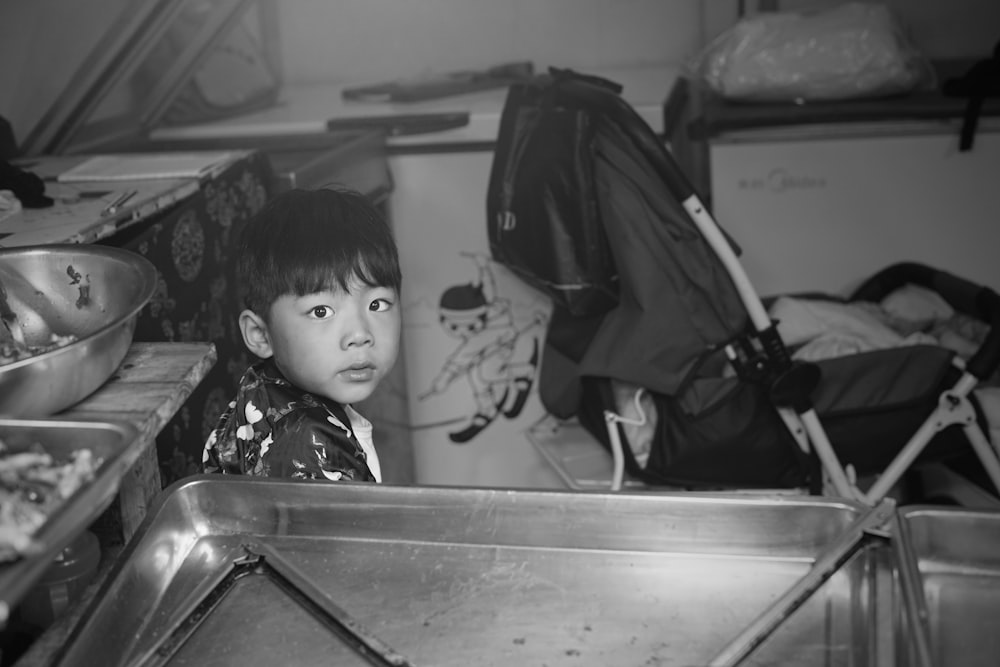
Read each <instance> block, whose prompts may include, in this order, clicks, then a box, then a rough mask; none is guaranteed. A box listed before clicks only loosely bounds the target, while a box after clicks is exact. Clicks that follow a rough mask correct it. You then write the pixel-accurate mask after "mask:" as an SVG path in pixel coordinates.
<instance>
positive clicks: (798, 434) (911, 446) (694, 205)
mask: <svg viewBox="0 0 1000 667" xmlns="http://www.w3.org/2000/svg"><path fill="white" fill-rule="evenodd" d="M677 176H678V178H679V179H680V178H681V174H680V172H679V170H678V172H677ZM669 185H671V187H673V188H674V189H675V190H678V191H679V194H685V191H687V192H686V196H684V197H683V198H682V199H681V203H682V205H683V207H684V209H685V210H686V211H687V212H688V214H689V215H690V216H691V219H692V220H693V221H694V223H695V225H696V226H697V227H698V230H699V231H700V232H701V233H702V234H703V235H704V237H705V238H706V240H707V241H708V243H709V245H710V246H711V247H712V249H713V250H714V251H715V252H716V254H717V255H718V256H719V259H720V260H721V261H722V263H723V265H724V266H725V267H726V270H727V271H728V272H729V274H730V277H731V278H732V279H733V282H734V284H735V285H736V289H737V292H738V293H739V295H740V298H741V299H742V300H743V303H744V304H745V305H746V308H747V312H748V313H749V316H750V320H751V322H752V324H753V326H754V328H755V330H756V331H757V333H758V334H759V335H761V336H764V337H768V336H771V335H774V336H777V330H776V329H775V325H774V323H773V322H772V321H771V319H770V317H769V316H768V314H767V311H766V310H765V308H764V305H763V303H762V302H761V299H760V297H759V296H758V295H757V293H756V291H755V290H754V288H753V286H752V284H751V282H750V279H749V277H748V276H747V274H746V271H745V270H744V269H743V266H742V264H741V263H740V262H739V259H738V258H737V257H736V253H735V252H734V251H733V249H732V247H731V246H730V245H729V243H728V242H727V240H726V239H725V237H724V236H723V234H722V232H721V230H720V229H719V226H718V224H717V223H716V222H715V220H714V219H713V217H712V216H711V214H710V213H709V212H708V209H707V208H706V207H705V206H704V204H702V202H701V201H700V199H699V198H698V196H697V194H695V193H694V191H693V188H691V186H690V185H687V184H686V183H685V182H684V180H679V181H678V182H677V183H673V184H669ZM675 194H678V193H675ZM900 266H904V267H905V266H906V265H900ZM933 273H934V274H937V275H934V276H933V277H934V278H937V279H938V280H937V282H939V283H941V284H942V285H943V286H945V287H951V288H952V291H954V290H961V291H963V292H968V293H975V294H976V300H977V301H979V302H980V303H981V310H986V311H987V315H988V316H989V318H990V319H991V320H992V322H993V323H994V325H995V323H996V322H997V321H1000V297H998V296H997V294H996V293H994V292H993V291H992V290H988V289H986V288H979V287H976V286H973V285H972V284H971V283H968V282H966V281H964V280H962V279H960V278H955V277H954V276H949V275H947V274H942V273H941V272H933ZM942 278H943V280H942ZM942 291H944V292H945V296H946V299H947V296H948V290H947V289H945V290H942ZM950 300H957V299H956V298H952V299H950ZM997 347H998V341H997V332H996V326H991V329H990V335H989V337H988V339H987V341H986V342H985V343H984V344H983V347H982V348H981V350H980V353H979V354H977V358H975V359H974V361H973V362H972V363H970V364H969V365H968V366H966V368H965V369H964V370H963V372H962V375H961V377H960V378H959V379H958V381H957V382H956V383H955V385H954V386H953V387H952V388H951V389H949V390H947V391H944V392H943V393H942V394H941V396H940V398H939V400H938V405H937V407H936V409H935V410H934V411H933V412H932V413H931V414H930V415H929V416H928V417H927V419H926V420H925V421H924V423H923V425H922V426H921V427H920V428H919V429H918V430H917V432H916V433H914V434H913V436H911V438H910V440H909V442H907V444H906V445H905V446H904V447H903V448H902V449H901V450H900V451H899V453H898V454H897V455H896V456H895V458H894V459H893V460H892V462H891V463H890V464H889V465H888V466H887V467H886V468H885V470H883V472H882V474H881V475H879V476H878V478H877V479H876V480H875V482H874V483H873V484H872V485H871V487H869V488H868V489H867V491H862V490H861V489H860V488H859V487H858V485H857V481H856V480H855V479H853V477H854V476H853V474H851V473H850V472H849V470H848V469H845V467H844V466H843V465H842V464H841V462H840V460H839V459H838V457H837V453H836V451H834V448H833V446H832V445H831V443H830V440H829V438H828V437H827V435H826V432H825V430H824V429H823V426H822V424H821V422H820V419H819V416H818V415H817V414H816V411H815V409H814V408H813V407H812V405H811V404H809V403H806V404H803V405H799V406H795V407H794V408H793V406H789V405H781V404H780V403H779V404H778V406H777V408H778V410H779V413H780V414H781V416H782V419H783V420H784V421H785V423H786V424H787V425H788V426H789V430H790V431H791V433H792V435H793V436H794V437H795V438H796V440H797V441H799V442H800V444H802V443H803V437H802V436H803V432H804V434H805V439H806V440H807V441H808V446H810V447H811V450H812V452H813V453H815V455H816V456H817V457H818V458H819V460H820V462H821V464H822V468H823V472H824V475H825V476H826V477H827V478H828V484H825V485H824V486H828V487H830V489H831V490H832V491H833V492H834V493H835V494H836V495H838V496H843V497H845V498H851V499H854V500H858V501H861V502H863V503H865V504H867V505H870V506H874V505H876V504H877V503H878V502H880V501H881V500H882V499H883V498H885V496H886V495H887V494H888V493H889V491H890V490H891V489H892V487H893V486H895V484H896V483H897V482H899V481H900V479H901V478H902V476H903V474H904V473H905V472H906V471H907V470H908V469H909V468H910V467H911V466H912V464H913V463H914V462H915V461H916V459H917V457H918V456H919V455H920V453H921V452H922V451H923V450H924V448H925V447H926V446H927V444H928V443H929V442H930V441H931V439H932V438H933V436H934V434H935V433H937V432H938V431H941V430H943V429H945V428H947V427H949V426H952V425H961V427H962V430H963V431H964V433H965V436H966V438H967V439H968V440H969V443H970V445H971V446H972V448H973V450H974V451H975V453H976V456H977V457H978V458H979V461H980V462H981V463H982V465H983V468H984V469H985V471H986V474H987V475H988V476H989V478H990V481H991V482H992V483H993V485H994V487H995V488H996V489H997V492H998V493H1000V443H993V444H992V445H991V443H990V442H989V440H988V439H987V438H986V435H985V434H984V433H983V430H982V428H980V426H979V424H978V423H977V421H976V413H975V410H974V409H973V406H972V403H971V401H970V399H969V395H970V394H971V393H972V391H973V389H975V387H976V386H977V385H978V384H979V381H980V378H979V377H977V373H976V372H974V371H972V370H970V368H971V367H972V366H973V365H974V366H975V368H977V369H978V368H980V367H982V368H983V369H982V370H981V375H982V376H983V377H985V376H987V375H988V374H989V373H991V372H992V371H993V370H994V369H995V368H996V366H997V349H996V348H997ZM764 349H765V350H766V351H770V350H771V349H772V348H771V347H769V346H766V345H765V346H764ZM782 349H783V346H782ZM771 361H772V362H773V363H775V364H776V365H777V366H779V368H778V371H779V373H780V372H785V371H786V370H787V367H788V366H787V364H788V360H787V355H786V356H784V357H783V358H778V359H774V358H772V359H771ZM782 366H784V368H781V367H782Z"/></svg>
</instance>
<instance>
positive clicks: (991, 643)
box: [900, 506, 1000, 667]
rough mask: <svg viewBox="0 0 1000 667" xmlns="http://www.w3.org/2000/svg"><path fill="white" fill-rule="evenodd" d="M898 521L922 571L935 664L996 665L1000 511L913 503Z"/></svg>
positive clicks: (920, 609)
mask: <svg viewBox="0 0 1000 667" xmlns="http://www.w3.org/2000/svg"><path fill="white" fill-rule="evenodd" d="M900 521H901V529H902V531H903V533H904V535H905V545H906V547H907V549H908V552H909V558H910V559H911V560H912V563H913V564H914V565H915V567H916V570H917V572H918V574H919V579H920V581H919V584H920V585H919V588H918V591H917V592H918V595H917V596H916V599H915V604H916V606H917V617H918V618H920V619H921V620H922V621H923V622H924V623H925V624H926V626H925V627H924V628H921V630H923V631H924V632H925V633H926V634H927V636H928V639H929V646H930V652H931V654H932V660H933V664H935V665H947V666H948V667H987V666H993V665H996V664H997V656H1000V634H998V633H997V618H998V616H1000V512H989V511H981V510H966V509H960V508H952V507H929V506H928V507H919V506H911V507H908V508H903V509H902V510H900ZM910 632H911V633H912V632H914V630H911V631H910ZM911 664H912V663H911Z"/></svg>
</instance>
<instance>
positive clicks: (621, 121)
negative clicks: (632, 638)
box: [487, 69, 803, 486]
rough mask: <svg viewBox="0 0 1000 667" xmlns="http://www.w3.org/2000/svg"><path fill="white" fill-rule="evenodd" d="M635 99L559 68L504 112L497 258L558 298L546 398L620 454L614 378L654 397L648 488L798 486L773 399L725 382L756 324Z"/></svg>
mask: <svg viewBox="0 0 1000 667" xmlns="http://www.w3.org/2000/svg"><path fill="white" fill-rule="evenodd" d="M620 92H621V86H619V85H617V84H615V83H613V82H610V81H607V80H604V79H601V78H598V77H595V76H590V75H584V74H578V73H576V72H572V71H570V70H559V69H550V70H549V72H548V74H542V75H538V76H536V77H535V78H533V79H532V80H528V81H525V82H522V83H517V84H514V85H513V86H511V88H510V89H509V92H508V95H507V99H506V102H505V105H504V108H503V112H502V115H501V121H500V129H499V133H498V137H497V148H496V153H495V155H494V160H493V165H492V171H491V174H490V181H489V189H488V195H487V232H488V237H489V242H490V251H491V254H492V257H493V259H494V260H496V261H497V262H499V263H501V264H503V265H505V266H506V267H508V268H509V269H511V270H512V271H513V272H514V273H516V274H517V275H518V276H520V277H521V278H522V279H523V280H524V281H525V282H527V283H528V284H530V285H532V286H534V287H536V288H537V289H539V290H541V291H542V292H543V293H545V294H546V295H548V296H549V297H550V298H551V300H552V304H553V312H552V317H551V319H550V322H549V326H548V330H547V332H546V345H545V350H544V354H543V358H542V368H541V376H540V380H539V395H540V398H541V401H542V403H543V405H544V406H545V408H546V409H547V410H548V412H549V413H551V414H553V415H555V416H557V417H562V418H569V417H578V418H579V420H580V422H581V423H582V424H583V425H584V426H585V427H586V428H587V429H588V430H589V431H590V432H591V433H592V434H593V435H594V436H596V437H597V439H598V440H600V441H601V442H603V443H604V444H605V445H606V446H609V442H608V433H607V429H606V426H605V421H604V416H605V415H604V413H605V411H606V410H609V409H611V410H613V409H614V404H613V396H612V387H611V382H612V381H613V380H616V381H620V382H625V383H628V384H629V385H630V386H635V387H641V388H643V389H644V390H645V391H648V392H649V393H650V395H651V396H652V397H653V399H654V401H655V403H656V413H657V417H658V419H657V424H656V441H655V442H654V446H653V450H654V451H653V454H652V456H651V458H650V460H649V462H648V463H647V464H646V465H645V466H640V465H639V464H638V463H637V462H636V461H634V460H632V459H631V458H630V457H629V456H626V467H627V469H628V470H629V472H630V473H632V474H633V475H634V476H637V477H639V478H640V479H644V480H646V481H648V482H651V483H671V484H690V485H697V484H699V483H703V482H705V481H706V480H712V483H713V484H714V483H717V482H720V481H721V482H724V483H733V484H741V485H761V486H765V485H767V486H770V485H775V484H777V485H792V484H797V483H799V482H801V480H802V474H803V472H802V468H801V465H800V464H801V462H800V461H799V459H798V458H797V457H796V455H795V449H796V446H795V445H794V444H793V441H792V439H791V437H790V436H789V435H788V433H787V430H786V429H784V427H783V425H782V424H780V423H779V418H778V416H777V414H776V413H775V411H774V410H773V409H772V408H771V407H770V404H769V402H768V398H767V396H766V395H765V393H764V392H763V391H762V390H761V389H760V388H759V387H758V386H756V385H753V384H747V383H741V382H739V381H738V380H737V379H736V378H732V377H728V378H721V377H716V376H715V372H716V370H717V368H718V366H719V365H720V364H721V363H724V362H725V360H724V359H723V358H722V354H723V352H722V348H723V346H725V345H726V344H727V343H729V342H732V341H733V340H734V339H735V338H737V337H739V336H741V335H742V334H743V333H745V332H746V329H747V327H748V326H749V322H748V316H747V314H746V311H745V308H744V306H743V303H742V301H741V300H740V297H739V295H738V293H737V291H736V288H735V286H734V285H733V282H732V280H731V278H730V277H729V273H728V272H727V271H726V269H725V267H724V266H723V265H722V263H721V262H720V260H719V258H718V256H717V255H716V253H715V251H714V250H713V249H712V248H711V246H710V245H709V243H708V242H707V241H706V240H705V238H704V237H703V236H702V235H701V233H700V232H699V231H698V229H697V227H696V226H695V224H694V223H693V221H692V219H691V217H690V215H689V213H688V211H686V210H685V208H684V205H683V202H684V201H685V199H686V198H687V197H688V196H689V195H692V194H694V193H693V191H692V190H691V189H690V185H689V184H688V181H687V179H686V178H685V177H684V175H683V174H682V173H681V172H680V170H679V168H678V167H677V165H676V162H675V161H674V159H673V157H672V156H671V155H670V154H669V152H668V151H667V148H666V147H665V145H664V143H663V141H662V140H661V139H660V138H659V137H658V136H657V135H656V133H655V132H654V131H653V130H652V128H650V127H649V125H648V124H647V123H646V122H645V121H644V120H643V119H642V117H641V116H639V115H638V113H636V111H635V110H634V109H633V108H632V107H631V106H630V105H629V104H628V103H627V102H625V101H624V100H623V99H622V97H621V95H620ZM727 240H728V237H727ZM730 244H731V241H730ZM734 249H735V246H734ZM775 433H777V434H778V435H777V437H775ZM748 434H749V435H748ZM754 440H756V444H755V442H754ZM627 449H628V448H626V450H627ZM626 454H628V452H627V451H626ZM720 459H721V460H724V461H725V463H722V464H720Z"/></svg>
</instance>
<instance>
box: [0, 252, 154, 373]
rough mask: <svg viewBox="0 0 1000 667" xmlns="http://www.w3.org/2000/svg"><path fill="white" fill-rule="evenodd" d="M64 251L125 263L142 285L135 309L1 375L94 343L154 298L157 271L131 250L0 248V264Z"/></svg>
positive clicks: (10, 366)
mask: <svg viewBox="0 0 1000 667" xmlns="http://www.w3.org/2000/svg"><path fill="white" fill-rule="evenodd" d="M60 250H62V251H66V252H72V253H75V254H83V255H90V256H93V257H109V258H114V259H119V260H124V261H126V262H128V263H130V264H131V265H133V266H134V267H135V268H136V269H137V273H138V275H139V277H140V278H142V281H143V283H144V284H143V285H142V289H141V290H140V292H139V299H138V300H137V301H136V306H134V307H133V308H132V310H130V311H129V312H127V313H124V314H122V315H121V316H120V317H119V318H118V319H116V320H115V321H113V322H109V323H107V324H105V325H104V326H102V327H101V328H99V329H96V330H94V331H91V332H90V333H89V334H87V335H86V336H82V337H80V338H78V339H77V340H75V341H73V342H72V343H70V344H69V345H63V346H61V347H57V348H55V349H53V350H49V351H48V352H42V353H41V354H35V355H32V356H30V357H25V358H24V359H21V360H19V361H14V362H11V363H9V364H3V365H2V366H0V372H7V371H12V370H16V369H18V368H21V367H24V366H28V365H30V364H34V363H39V362H44V361H46V360H49V359H54V358H56V357H58V356H60V355H62V354H66V353H67V351H69V350H71V348H72V347H73V346H74V345H76V344H77V343H82V342H85V341H89V340H93V339H95V338H98V337H100V336H102V335H104V334H106V333H108V332H110V331H112V330H113V329H117V328H118V327H120V326H122V324H124V323H125V322H128V321H129V320H130V319H131V318H133V317H135V316H136V315H138V313H139V311H141V310H142V309H143V308H145V307H146V304H147V303H149V300H150V299H152V298H153V294H154V293H155V292H156V277H157V272H156V267H155V266H154V265H153V263H152V262H151V261H149V260H148V259H147V258H145V257H143V256H142V255H140V254H139V253H137V252H134V251H132V250H126V249H125V248H115V247H113V246H102V245H88V244H77V243H53V244H49V245H37V246H20V247H11V248H0V263H2V262H3V260H4V257H5V256H6V255H18V256H23V255H32V254H47V253H51V252H53V251H60Z"/></svg>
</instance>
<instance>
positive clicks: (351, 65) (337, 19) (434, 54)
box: [277, 0, 728, 83]
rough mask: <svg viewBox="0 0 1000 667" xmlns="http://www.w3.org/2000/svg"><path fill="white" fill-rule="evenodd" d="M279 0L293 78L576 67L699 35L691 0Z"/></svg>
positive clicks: (654, 56) (646, 57)
mask: <svg viewBox="0 0 1000 667" xmlns="http://www.w3.org/2000/svg"><path fill="white" fill-rule="evenodd" d="M716 1H718V0H716ZM277 2H278V8H279V17H280V22H281V29H280V34H281V39H282V51H283V60H284V66H285V74H286V77H287V79H288V80H289V81H293V82H310V83H311V82H325V81H333V82H342V81H358V80H380V79H385V78H393V77H411V76H416V75H420V74H421V73H425V72H431V71H437V72H441V71H449V70H458V69H479V68H483V67H488V66H490V65H494V64H497V63H501V62H506V61H513V60H530V61H532V62H533V63H535V65H536V66H538V67H546V66H548V65H557V66H566V67H576V68H588V67H594V66H618V65H642V64H663V63H676V62H679V61H680V60H681V59H682V58H684V57H686V56H687V55H688V54H690V53H692V52H693V51H694V50H696V49H697V48H698V47H699V45H700V44H701V41H702V35H701V24H702V21H701V12H702V5H701V3H700V2H699V1H698V0H419V1H414V0H336V1H333V2H331V1H330V0H277ZM727 4H728V0H727Z"/></svg>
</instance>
